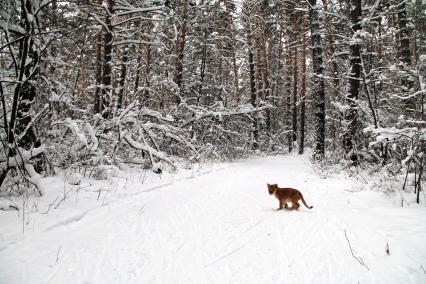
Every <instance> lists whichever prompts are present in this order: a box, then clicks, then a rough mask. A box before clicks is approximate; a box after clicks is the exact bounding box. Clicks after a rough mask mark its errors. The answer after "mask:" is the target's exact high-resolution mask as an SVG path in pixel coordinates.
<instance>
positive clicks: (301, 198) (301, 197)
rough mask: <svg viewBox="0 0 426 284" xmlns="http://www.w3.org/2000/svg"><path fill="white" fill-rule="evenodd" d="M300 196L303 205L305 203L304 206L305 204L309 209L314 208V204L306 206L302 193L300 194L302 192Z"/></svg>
mask: <svg viewBox="0 0 426 284" xmlns="http://www.w3.org/2000/svg"><path fill="white" fill-rule="evenodd" d="M300 197H301V198H300V199H301V200H302V203H303V205H305V206H306V208H309V209H312V208H314V206H308V204H306V202H305V199H304V198H303V195H302V194H301V195H300Z"/></svg>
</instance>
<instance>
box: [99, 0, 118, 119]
mask: <svg viewBox="0 0 426 284" xmlns="http://www.w3.org/2000/svg"><path fill="white" fill-rule="evenodd" d="M114 1H115V0H108V1H107V9H108V12H107V15H106V18H105V25H106V29H105V36H104V60H103V66H102V85H103V86H102V95H101V103H102V105H101V112H102V117H103V118H109V117H110V115H111V106H110V104H111V100H112V98H113V94H114V89H113V87H112V65H113V61H112V54H113V51H112V46H113V40H114V38H113V31H114V26H113V24H112V17H113V13H114Z"/></svg>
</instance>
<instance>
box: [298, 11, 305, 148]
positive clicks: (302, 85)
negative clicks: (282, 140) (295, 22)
mask: <svg viewBox="0 0 426 284" xmlns="http://www.w3.org/2000/svg"><path fill="white" fill-rule="evenodd" d="M301 18H302V23H301V24H302V56H301V61H302V62H301V67H300V68H301V70H300V73H301V74H300V75H301V79H300V135H299V136H300V137H299V139H300V140H299V154H303V152H304V150H305V96H306V26H305V15H304V13H303V12H302V15H301Z"/></svg>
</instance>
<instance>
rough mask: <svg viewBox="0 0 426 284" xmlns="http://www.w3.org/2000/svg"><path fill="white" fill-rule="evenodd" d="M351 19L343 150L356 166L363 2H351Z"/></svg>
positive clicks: (357, 0) (352, 0)
mask: <svg viewBox="0 0 426 284" xmlns="http://www.w3.org/2000/svg"><path fill="white" fill-rule="evenodd" d="M350 19H351V31H352V38H351V40H350V73H349V80H348V81H349V88H348V89H349V93H348V95H347V99H346V103H347V104H348V106H349V109H348V110H346V112H345V121H346V126H347V129H346V130H345V132H344V133H343V148H344V150H345V154H346V157H347V158H349V159H350V160H351V161H352V164H354V165H356V164H357V163H358V156H357V154H356V152H355V137H356V131H357V127H358V110H357V100H358V93H359V83H360V82H359V81H360V75H361V58H360V44H359V41H358V38H357V37H358V35H357V33H358V31H359V30H361V25H360V20H361V0H351V9H350Z"/></svg>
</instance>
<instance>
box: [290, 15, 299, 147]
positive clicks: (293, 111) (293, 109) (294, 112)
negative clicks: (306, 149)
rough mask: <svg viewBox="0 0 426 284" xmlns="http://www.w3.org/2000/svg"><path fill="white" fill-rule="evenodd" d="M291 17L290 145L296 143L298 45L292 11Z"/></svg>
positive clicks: (295, 18)
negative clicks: (291, 98)
mask: <svg viewBox="0 0 426 284" xmlns="http://www.w3.org/2000/svg"><path fill="white" fill-rule="evenodd" d="M293 13H294V15H293V100H292V104H291V114H292V129H293V133H292V137H293V138H292V143H293V144H294V143H296V142H297V83H298V82H297V45H298V26H297V21H298V15H297V12H296V11H295V9H294V12H293Z"/></svg>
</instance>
